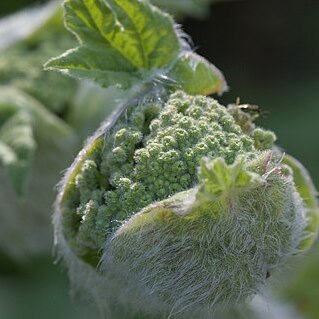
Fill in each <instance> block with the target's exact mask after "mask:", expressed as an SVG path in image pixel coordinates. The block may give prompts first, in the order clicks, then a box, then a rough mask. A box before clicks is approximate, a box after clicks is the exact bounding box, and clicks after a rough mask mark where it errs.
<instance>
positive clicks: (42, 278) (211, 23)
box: [0, 0, 319, 319]
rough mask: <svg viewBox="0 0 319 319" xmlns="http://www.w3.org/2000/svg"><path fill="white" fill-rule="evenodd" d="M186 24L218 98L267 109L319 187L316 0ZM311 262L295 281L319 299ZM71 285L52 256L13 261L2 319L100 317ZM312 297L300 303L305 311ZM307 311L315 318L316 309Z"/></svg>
mask: <svg viewBox="0 0 319 319" xmlns="http://www.w3.org/2000/svg"><path fill="white" fill-rule="evenodd" d="M172 1H173V0H172ZM42 2H43V1H42ZM31 3H36V4H40V3H41V1H32V0H19V1H18V0H16V1H12V0H1V4H0V16H4V15H7V14H9V13H11V12H14V11H15V10H17V9H19V8H23V7H25V6H27V5H28V4H31ZM182 23H183V29H184V30H185V31H186V32H187V33H188V34H189V35H191V37H192V39H193V42H194V44H195V50H196V51H197V52H198V53H200V54H201V55H203V56H205V57H207V58H208V59H209V60H210V61H212V62H213V63H214V64H215V65H216V66H217V67H218V68H219V69H221V70H222V71H223V73H224V75H225V77H226V79H227V82H228V85H229V87H230V91H229V92H228V93H225V94H224V95H223V96H222V97H221V98H220V100H221V101H222V102H223V103H224V104H228V103H234V102H235V101H236V98H237V97H240V100H241V103H251V104H258V105H259V106H260V107H261V108H262V109H263V110H265V116H263V117H262V118H260V119H259V124H260V125H262V126H264V127H266V128H269V129H272V130H274V131H275V132H276V134H277V137H278V142H277V143H278V145H279V146H281V147H282V148H283V149H285V150H287V152H289V153H290V154H292V155H293V156H295V157H296V158H297V159H299V160H300V161H301V162H302V163H303V164H304V165H305V166H306V167H307V169H308V170H309V172H310V173H311V176H312V177H313V180H314V183H315V184H316V186H317V188H319V142H318V138H319V124H318V119H319V1H317V0H303V1H300V0H281V1H278V0H267V1H256V0H245V1H244V0H243V1H234V2H232V1H229V2H228V1H226V2H220V3H216V4H214V5H212V6H211V12H210V16H209V18H207V19H206V20H195V19H190V18H186V19H185V20H184V21H183V22H182ZM317 246H318V244H317ZM318 251H319V249H318V247H317V252H315V253H314V255H315V256H317V257H318ZM308 259H309V260H310V259H311V257H309V258H307V260H308ZM313 265H314V266H313ZM317 266H318V267H317ZM309 267H310V270H305V271H304V272H305V273H304V274H301V275H300V276H301V277H300V278H305V277H307V276H313V277H312V278H313V280H312V282H313V287H309V286H306V287H301V286H302V284H298V283H297V284H296V283H294V285H297V286H298V287H300V289H301V288H302V289H303V290H302V291H303V292H302V293H303V294H305V293H306V292H310V293H309V294H310V299H311V298H312V299H313V300H318V301H319V288H317V287H319V278H318V272H319V271H318V270H317V269H318V268H319V261H318V258H317V261H316V262H313V264H312V266H309ZM311 267H312V268H311ZM303 276H304V277H303ZM298 278H299V277H298ZM298 278H297V279H298ZM298 280H301V282H304V280H303V279H298ZM298 287H297V288H296V289H298ZM68 291H69V288H68V282H67V279H66V274H65V272H64V271H63V269H61V267H57V266H56V265H54V264H53V258H52V257H51V256H44V257H43V258H37V259H35V260H29V262H28V264H26V265H24V266H23V267H19V266H13V265H8V266H7V267H6V268H5V269H2V271H1V272H0V319H28V318H33V319H40V318H41V319H42V318H48V319H50V318H52V319H53V318H59V319H72V318H77V319H81V318H98V314H97V313H95V312H94V310H93V309H90V308H89V307H88V306H86V305H84V303H81V302H79V301H78V300H74V301H72V300H71V299H70V298H69V295H68ZM292 295H293V294H292ZM292 298H294V296H292ZM307 302H308V301H304V303H303V304H300V305H299V304H298V305H297V306H298V307H299V308H300V309H301V310H303V308H305V307H306V311H305V312H306V313H307V307H309V305H308V304H307ZM311 307H313V305H311ZM317 307H318V306H317ZM309 318H312V319H318V318H319V310H318V312H317V313H313V315H311V314H310V315H309ZM225 319H226V318H225Z"/></svg>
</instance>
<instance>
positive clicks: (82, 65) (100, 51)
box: [46, 0, 180, 88]
mask: <svg viewBox="0 0 319 319" xmlns="http://www.w3.org/2000/svg"><path fill="white" fill-rule="evenodd" d="M64 9H65V23H66V26H67V28H68V29H69V30H70V31H72V32H73V33H74V34H75V35H76V36H77V38H78V39H79V41H80V46H79V47H78V48H76V49H73V50H70V51H68V52H66V53H65V54H63V55H62V56H60V57H58V58H55V59H52V60H51V61H49V62H48V63H47V64H46V68H48V69H53V68H57V69H60V70H61V71H62V72H65V73H67V74H69V75H72V76H75V77H79V78H88V79H93V80H95V81H97V82H98V83H99V84H100V85H102V86H105V87H107V86H110V85H113V84H114V83H118V84H119V85H120V86H122V87H123V88H128V87H130V86H132V85H133V84H134V83H135V82H136V81H139V80H141V79H143V78H144V77H148V76H150V75H149V74H148V73H150V72H151V70H152V69H154V68H162V67H165V66H167V65H168V64H169V63H170V62H171V61H172V60H174V59H175V58H176V57H177V55H178V53H179V48H180V43H179V39H178V37H177V35H176V33H175V31H174V24H173V22H172V19H171V18H170V16H169V15H167V14H164V13H162V12H161V11H160V10H158V9H157V8H155V7H154V6H151V5H150V4H149V3H148V2H147V1H144V0H140V1H136V0H135V1H128V0H114V1H107V2H106V1H103V0H83V1H82V0H81V1H80V0H68V1H66V2H65V4H64Z"/></svg>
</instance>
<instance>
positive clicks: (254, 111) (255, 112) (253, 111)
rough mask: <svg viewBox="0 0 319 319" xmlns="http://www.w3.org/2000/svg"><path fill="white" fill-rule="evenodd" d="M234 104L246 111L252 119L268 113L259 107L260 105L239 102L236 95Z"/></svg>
mask: <svg viewBox="0 0 319 319" xmlns="http://www.w3.org/2000/svg"><path fill="white" fill-rule="evenodd" d="M236 106H237V107H238V108H239V109H240V110H242V111H243V112H245V113H248V114H249V115H250V116H251V117H252V118H253V120H254V119H256V118H258V117H260V116H263V117H264V116H266V115H267V114H268V112H267V111H264V110H262V109H261V107H260V106H258V105H255V104H240V98H239V97H238V98H237V99H236Z"/></svg>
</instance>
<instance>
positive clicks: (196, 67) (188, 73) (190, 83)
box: [169, 52, 227, 95]
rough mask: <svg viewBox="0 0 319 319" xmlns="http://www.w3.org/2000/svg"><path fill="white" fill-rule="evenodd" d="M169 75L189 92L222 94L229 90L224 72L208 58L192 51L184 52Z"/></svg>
mask: <svg viewBox="0 0 319 319" xmlns="http://www.w3.org/2000/svg"><path fill="white" fill-rule="evenodd" d="M169 76H170V77H171V78H172V79H173V80H175V81H176V82H177V83H179V84H180V85H181V87H182V88H183V90H184V91H186V92H187V93H189V94H203V95H210V94H213V93H218V94H221V93H223V92H224V91H226V90H227V84H226V81H225V79H224V76H223V74H222V73H221V72H220V71H219V70H218V69H217V68H216V67H215V66H214V65H213V64H211V63H209V62H208V61H207V60H206V59H204V58H202V57H201V56H199V55H198V54H195V53H192V52H185V53H184V54H182V55H181V56H180V57H179V59H178V60H177V62H176V63H175V64H174V66H173V68H172V70H171V71H170V73H169Z"/></svg>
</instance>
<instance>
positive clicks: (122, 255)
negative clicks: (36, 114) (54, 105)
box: [54, 90, 316, 314]
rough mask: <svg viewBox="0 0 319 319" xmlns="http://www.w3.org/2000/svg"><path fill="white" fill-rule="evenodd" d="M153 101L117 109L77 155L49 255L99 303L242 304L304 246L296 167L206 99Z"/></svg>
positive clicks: (170, 307) (262, 134) (188, 308)
mask: <svg viewBox="0 0 319 319" xmlns="http://www.w3.org/2000/svg"><path fill="white" fill-rule="evenodd" d="M163 96H166V95H165V94H163V92H162V91H159V93H158V91H156V90H155V91H152V92H150V93H148V94H147V95H146V96H145V97H144V98H143V97H142V98H140V99H137V100H133V101H132V102H130V103H128V104H127V105H123V106H122V107H120V108H119V111H118V112H116V113H115V114H114V115H113V117H112V118H110V119H109V120H108V121H107V122H106V123H105V124H104V125H102V127H101V129H100V130H99V131H98V132H97V133H96V134H95V135H94V136H93V137H92V138H91V139H90V140H89V141H88V144H87V145H86V147H85V148H84V150H83V151H82V152H81V153H80V154H79V155H78V157H77V158H76V160H75V162H74V163H73V165H72V166H71V168H70V169H69V170H68V172H67V173H66V176H65V178H64V180H63V182H62V184H61V185H62V186H61V190H60V193H59V196H58V199H57V201H56V213H55V217H54V223H55V234H56V243H57V245H58V248H59V252H60V254H61V257H62V258H63V259H64V260H65V262H66V263H67V264H68V265H69V269H70V276H71V278H72V279H73V281H76V282H81V281H83V278H84V277H85V279H86V280H84V282H82V285H83V286H84V288H85V289H88V290H89V291H91V293H92V294H93V295H94V298H95V299H98V301H99V302H100V303H102V305H104V306H105V305H107V306H110V305H111V304H112V302H116V303H117V304H120V303H121V302H122V301H123V302H125V305H126V306H127V307H128V308H129V307H130V305H131V309H134V311H139V310H141V309H142V311H146V312H152V313H162V314H163V313H166V314H168V313H169V312H171V313H178V312H182V313H188V314H189V313H195V312H197V311H201V310H199V309H206V310H207V309H215V308H220V307H221V308H223V307H226V306H228V305H232V304H236V303H241V302H244V301H246V300H247V299H249V298H251V297H252V296H253V295H254V294H256V293H257V292H258V291H259V290H260V289H261V288H262V286H263V284H264V282H265V280H266V278H267V277H268V276H269V273H271V272H272V271H274V269H276V268H277V267H279V266H280V265H282V264H283V263H284V261H285V260H286V259H288V258H289V257H291V256H293V255H295V254H297V253H299V252H300V251H301V250H302V249H304V248H305V246H304V245H303V244H302V243H303V241H304V240H305V238H307V236H308V235H309V233H310V228H309V223H312V222H313V221H312V220H310V218H308V215H307V214H306V209H305V203H304V201H303V198H302V197H301V196H300V194H299V193H298V192H297V190H296V186H295V183H294V176H292V175H291V173H292V172H294V168H292V171H291V170H289V169H287V165H289V163H286V164H287V165H286V164H285V165H284V164H283V163H281V155H279V156H275V155H274V154H275V152H273V151H272V148H273V145H272V142H273V141H274V140H275V137H274V134H273V133H271V132H268V131H264V130H262V129H261V128H254V129H253V130H249V131H244V130H243V129H242V128H241V126H240V125H238V124H237V122H236V119H235V118H234V117H233V116H232V115H231V114H230V112H228V110H227V109H226V108H224V107H223V106H221V105H219V104H218V103H217V102H216V101H215V100H213V99H211V98H207V97H204V96H190V95H187V94H186V93H184V92H182V91H178V92H175V93H173V94H171V95H170V96H169V97H168V98H165V97H163ZM154 105H156V107H154ZM181 106H182V107H181ZM150 108H151V109H152V112H150ZM154 110H156V111H154ZM136 119H138V121H136ZM153 123H154V124H153ZM88 169H89V171H88ZM315 227H316V226H315ZM312 235H313V233H312ZM98 265H100V266H99V267H98ZM112 296H113V297H112ZM114 298H115V299H114ZM124 300H125V301H124ZM141 300H144V302H143V303H141Z"/></svg>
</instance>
